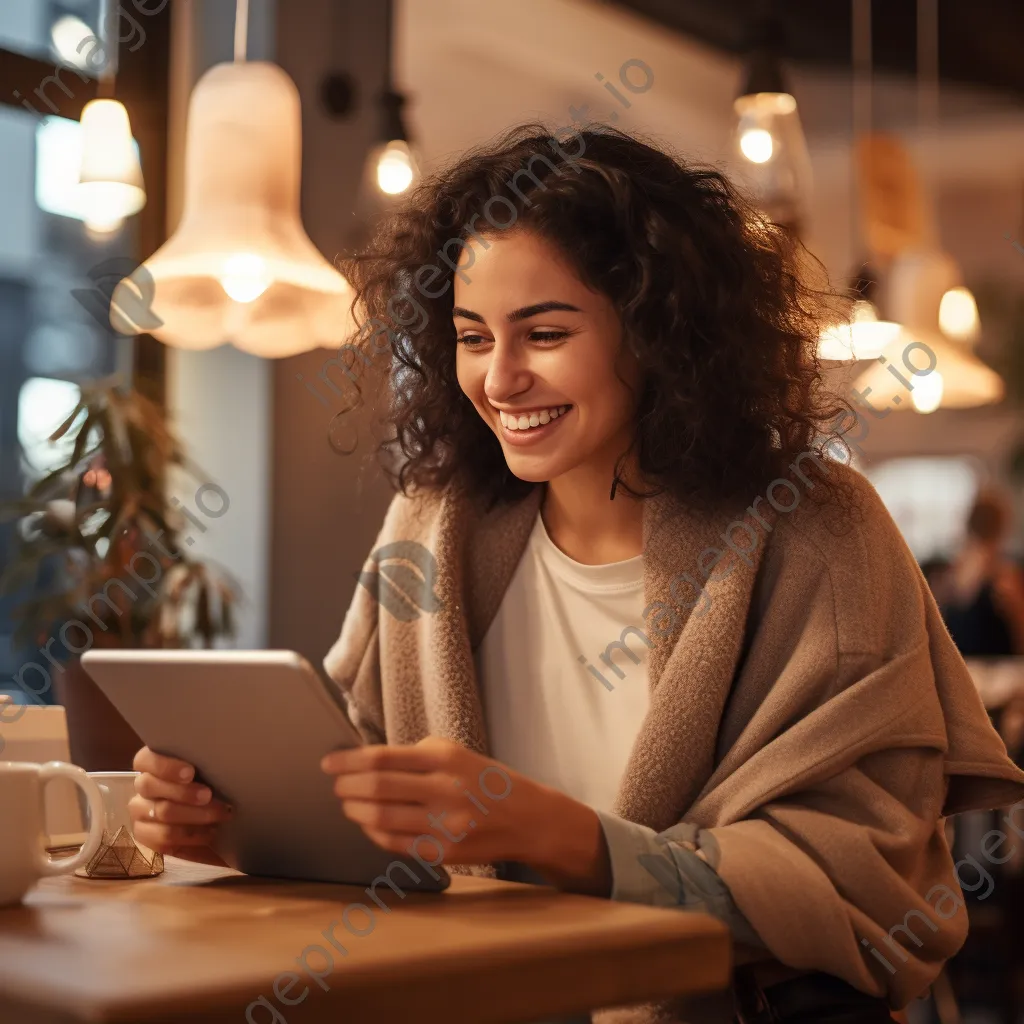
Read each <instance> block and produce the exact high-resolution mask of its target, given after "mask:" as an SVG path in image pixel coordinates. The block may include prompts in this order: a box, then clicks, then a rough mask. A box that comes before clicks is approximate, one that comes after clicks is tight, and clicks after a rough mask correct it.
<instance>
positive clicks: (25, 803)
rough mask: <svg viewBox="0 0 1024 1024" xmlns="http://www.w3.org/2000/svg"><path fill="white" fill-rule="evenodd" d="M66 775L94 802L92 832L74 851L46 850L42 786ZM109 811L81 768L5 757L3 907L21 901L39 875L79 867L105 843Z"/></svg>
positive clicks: (0, 864)
mask: <svg viewBox="0 0 1024 1024" xmlns="http://www.w3.org/2000/svg"><path fill="white" fill-rule="evenodd" d="M57 778H66V779H70V780H71V781H72V782H74V783H75V785H76V786H78V787H79V788H80V789H81V790H82V792H83V793H85V796H86V799H87V800H88V803H89V836H88V838H87V839H86V841H85V845H84V846H83V847H82V848H81V850H79V851H78V853H76V854H75V855H74V856H73V857H61V858H59V859H58V858H51V857H49V856H47V853H46V845H45V840H44V837H45V835H46V831H47V830H46V821H45V811H44V805H43V787H44V786H45V785H46V783H47V782H49V780H50V779H57ZM105 817H106V813H105V809H104V807H103V797H102V796H101V794H100V791H99V788H98V787H97V785H96V783H95V782H93V781H92V779H90V778H89V776H88V775H87V774H86V773H85V771H83V770H82V769H81V768H78V767H77V766H76V765H73V764H66V763H65V762H63V761H48V762H47V763H46V764H30V763H29V762H27V761H0V833H2V839H0V907H6V906H10V905H11V904H14V903H18V902H20V900H21V898H22V897H23V896H24V895H25V893H27V892H28V890H29V889H30V888H31V887H32V886H33V885H34V884H35V883H36V882H37V881H38V880H39V879H40V878H45V877H47V876H49V875H62V874H65V873H66V872H70V871H74V870H75V869H76V868H78V867H80V866H81V865H83V864H87V863H88V862H89V859H90V858H91V857H92V856H93V855H94V854H95V853H96V851H97V850H98V849H99V848H100V842H101V841H102V839H103V823H104V818H105Z"/></svg>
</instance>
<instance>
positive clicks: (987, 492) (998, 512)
mask: <svg viewBox="0 0 1024 1024" xmlns="http://www.w3.org/2000/svg"><path fill="white" fill-rule="evenodd" d="M1012 523H1013V507H1012V505H1011V504H1010V501H1009V498H1008V497H1007V496H1006V495H1005V494H1004V493H1003V492H1002V491H999V490H996V489H995V488H991V487H985V488H982V490H981V491H980V492H979V493H978V496H977V498H976V499H975V501H974V505H973V507H972V508H971V511H970V514H969V515H968V517H967V527H966V537H965V539H964V543H963V546H962V547H961V549H960V552H959V554H958V555H957V556H956V558H955V559H954V560H953V562H952V563H951V564H950V565H949V567H948V568H947V569H946V570H945V571H943V572H942V573H941V575H939V577H938V579H937V580H936V581H935V584H934V589H935V594H936V600H937V601H938V602H939V608H940V609H941V611H942V617H943V619H944V620H945V623H946V627H947V629H948V630H949V633H950V636H952V637H953V642H954V643H955V644H956V645H957V648H958V649H959V650H960V653H961V654H962V655H963V656H964V657H965V658H970V657H1010V656H1013V655H1024V577H1022V575H1021V570H1020V568H1019V566H1017V565H1015V564H1014V563H1013V562H1011V561H1010V560H1009V559H1007V558H1006V556H1005V554H1004V547H1005V544H1006V541H1007V538H1008V536H1009V533H1010V528H1011V526H1012Z"/></svg>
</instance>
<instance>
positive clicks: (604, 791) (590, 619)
mask: <svg viewBox="0 0 1024 1024" xmlns="http://www.w3.org/2000/svg"><path fill="white" fill-rule="evenodd" d="M644 607H645V605H644V580H643V555H637V556H636V557H634V558H628V559H626V560H625V561H623V562H612V563H610V564H608V565H583V564H582V563H580V562H577V561H575V560H573V559H572V558H570V557H569V556H568V555H566V554H565V553H564V552H563V551H560V550H559V549H558V548H557V547H556V546H555V544H554V542H553V541H552V540H551V538H550V537H549V536H548V533H547V530H546V529H545V528H544V521H543V519H542V518H541V516H540V515H538V516H537V521H536V523H535V524H534V528H533V530H532V532H531V534H530V539H529V541H528V543H527V546H526V549H525V550H524V552H523V556H522V558H521V559H520V561H519V565H518V566H517V567H516V571H515V573H514V574H513V576H512V580H511V582H510V584H509V587H508V590H507V591H506V592H505V596H504V598H503V599H502V602H501V606H500V607H499V609H498V613H497V615H496V616H495V618H494V621H493V622H492V623H491V626H490V628H489V629H488V630H487V634H486V636H485V637H484V640H483V643H482V644H481V645H480V647H479V648H478V650H477V653H476V668H477V674H478V677H479V679H480V688H481V693H482V699H483V706H484V715H485V719H486V723H487V731H488V736H489V739H490V747H491V754H492V755H493V756H494V757H495V758H496V759H497V760H499V761H501V762H503V763H505V764H507V765H509V766H510V767H512V768H514V769H516V771H519V772H522V773H523V774H524V775H527V776H529V777H530V778H532V779H536V780H537V781H538V782H543V783H545V784H547V785H549V786H553V787H555V788H557V789H560V790H562V792H564V793H567V794H568V795H569V796H571V797H573V798H574V799H576V800H579V801H580V802H581V803H584V804H587V805H588V806H590V807H593V808H594V809H595V810H604V811H610V810H611V807H612V803H613V801H614V799H615V795H616V793H617V792H618V788H619V780H620V779H621V777H622V773H623V770H624V769H625V766H626V760H627V758H628V757H629V753H630V751H631V750H632V747H633V741H634V739H635V738H636V735H637V733H638V731H639V729H640V723H641V722H642V721H643V719H644V716H645V715H646V714H647V708H648V706H649V694H648V681H647V660H648V659H647V654H648V645H647V643H646V642H645V637H646V634H643V633H642V631H643V626H644V620H643V616H642V612H643V609H644ZM631 626H632V627H636V628H635V629H634V630H633V631H632V632H629V633H624V630H626V629H628V628H629V627H631ZM610 644H611V645H615V646H613V647H611V648H610V649H609V645H610ZM621 644H624V645H625V647H623V646H621ZM602 655H604V658H602ZM581 657H582V658H583V659H585V662H584V661H581ZM634 659H635V660H634ZM609 661H610V662H611V665H609V664H608V662H609ZM612 666H614V667H612ZM591 668H593V670H594V671H593V672H592V671H590V669H591ZM594 673H599V674H600V675H601V676H603V678H604V681H603V682H602V680H601V679H600V678H598V676H597V675H595V674H594ZM609 687H610V689H609Z"/></svg>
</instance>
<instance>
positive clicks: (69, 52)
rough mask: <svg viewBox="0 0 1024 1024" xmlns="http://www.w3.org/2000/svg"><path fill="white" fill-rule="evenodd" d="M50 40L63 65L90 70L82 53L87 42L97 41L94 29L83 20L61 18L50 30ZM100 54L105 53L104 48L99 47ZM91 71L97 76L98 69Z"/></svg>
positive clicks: (68, 17) (66, 16)
mask: <svg viewBox="0 0 1024 1024" xmlns="http://www.w3.org/2000/svg"><path fill="white" fill-rule="evenodd" d="M50 40H51V42H52V43H53V48H54V50H55V51H56V52H57V56H58V57H60V59H61V61H62V62H63V63H65V64H71V65H73V66H74V67H76V68H81V69H82V70H83V71H86V70H90V67H89V62H88V60H87V59H86V57H85V55H84V54H83V53H82V49H83V44H84V43H85V42H86V41H87V40H91V41H93V42H97V39H96V36H95V35H94V34H93V31H92V29H91V28H89V26H88V25H86V23H85V22H84V21H82V19H81V18H76V17H75V16H74V15H73V14H64V15H62V16H61V17H59V18H58V19H57V20H56V21H55V22H54V23H53V28H51V29H50ZM99 52H100V53H102V52H103V48H102V47H99ZM104 64H106V61H104ZM91 70H92V72H93V74H95V73H96V70H97V69H96V68H92V69H91Z"/></svg>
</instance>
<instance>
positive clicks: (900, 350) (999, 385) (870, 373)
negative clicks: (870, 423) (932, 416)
mask: <svg viewBox="0 0 1024 1024" xmlns="http://www.w3.org/2000/svg"><path fill="white" fill-rule="evenodd" d="M929 366H932V367H933V368H932V369H931V371H930V372H924V371H927V370H928V367H929ZM901 377H902V378H903V379H902V380H901V379H900V378H901ZM908 384H909V385H910V386H909V387H908V386H907V385H908ZM855 388H856V390H857V392H858V393H859V394H861V395H863V396H864V397H865V398H866V400H867V401H869V402H870V403H871V405H872V406H874V407H875V408H876V409H884V408H888V409H892V410H894V411H898V410H900V409H914V410H916V411H917V412H923V413H928V412H934V411H935V409H937V408H939V407H940V406H941V407H942V408H946V409H967V408H972V407H974V406H979V405H988V404H989V403H991V402H998V401H1000V400H1001V399H1002V397H1003V392H1004V386H1003V380H1002V378H1001V377H1000V376H999V374H998V373H996V372H995V371H994V370H991V369H989V368H988V367H987V366H986V365H985V364H984V363H983V362H982V361H981V360H980V359H978V358H977V356H975V355H974V354H973V353H972V352H970V351H969V350H967V349H965V348H964V347H963V346H962V345H958V344H956V343H954V342H950V341H948V340H946V339H945V338H944V337H943V336H942V335H941V334H938V333H937V332H936V333H932V332H930V331H909V330H904V331H903V332H902V333H901V334H900V337H899V338H898V339H897V340H896V341H894V342H893V343H892V344H891V345H890V346H889V347H888V348H887V349H886V350H885V352H883V353H882V355H880V356H879V357H878V359H877V360H876V361H875V362H874V363H872V365H871V366H870V367H868V369H867V370H865V371H864V372H863V373H862V374H861V375H860V376H859V377H858V378H857V383H856V385H855Z"/></svg>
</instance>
